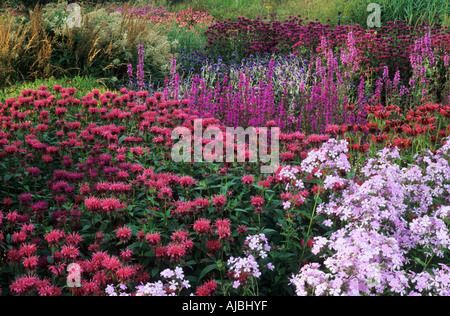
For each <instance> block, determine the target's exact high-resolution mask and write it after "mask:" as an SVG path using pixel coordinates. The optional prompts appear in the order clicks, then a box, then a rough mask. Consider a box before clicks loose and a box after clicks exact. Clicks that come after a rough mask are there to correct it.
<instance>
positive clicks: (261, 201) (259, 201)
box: [250, 195, 264, 210]
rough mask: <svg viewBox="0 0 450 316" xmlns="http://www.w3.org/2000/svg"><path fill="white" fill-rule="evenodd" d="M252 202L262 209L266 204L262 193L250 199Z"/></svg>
mask: <svg viewBox="0 0 450 316" xmlns="http://www.w3.org/2000/svg"><path fill="white" fill-rule="evenodd" d="M250 203H251V204H252V205H253V207H254V208H255V209H256V210H261V209H262V206H263V205H264V198H263V197H262V196H260V195H258V196H254V197H252V198H251V199H250Z"/></svg>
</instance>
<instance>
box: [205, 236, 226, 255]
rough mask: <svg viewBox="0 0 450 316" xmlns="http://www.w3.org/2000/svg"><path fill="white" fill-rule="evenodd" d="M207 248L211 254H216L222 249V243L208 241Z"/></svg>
mask: <svg viewBox="0 0 450 316" xmlns="http://www.w3.org/2000/svg"><path fill="white" fill-rule="evenodd" d="M206 248H207V249H208V251H209V252H211V253H215V252H217V251H218V250H219V249H221V248H222V244H221V243H220V240H216V239H214V240H208V241H207V242H206Z"/></svg>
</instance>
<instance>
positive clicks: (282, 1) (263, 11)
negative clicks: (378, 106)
mask: <svg viewBox="0 0 450 316" xmlns="http://www.w3.org/2000/svg"><path fill="white" fill-rule="evenodd" d="M370 3H378V4H379V5H380V6H381V21H382V23H387V22H388V21H395V20H406V21H408V23H409V24H411V25H416V24H418V23H419V22H420V21H421V20H424V21H426V22H427V23H430V24H433V23H436V22H440V23H442V24H445V25H449V24H450V0H184V1H177V0H172V5H171V10H172V11H175V10H180V9H186V8H188V7H191V8H193V9H196V10H202V11H209V13H210V14H211V15H213V16H214V17H215V18H216V19H218V20H223V19H228V18H232V19H235V18H236V17H238V16H244V17H248V18H256V17H258V16H267V17H268V18H270V17H272V18H273V19H280V20H282V19H285V18H287V17H288V16H290V15H291V16H296V15H299V14H300V15H302V16H303V17H308V18H309V20H315V19H318V20H319V21H321V22H323V23H330V24H331V25H336V24H338V12H341V14H340V15H341V23H342V24H352V25H354V24H359V25H361V26H362V27H365V26H367V17H368V15H369V14H370V12H367V6H368V5H369V4H370ZM436 14H438V15H439V16H440V17H439V19H438V18H437V17H436Z"/></svg>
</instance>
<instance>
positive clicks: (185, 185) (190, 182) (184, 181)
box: [179, 176, 196, 188]
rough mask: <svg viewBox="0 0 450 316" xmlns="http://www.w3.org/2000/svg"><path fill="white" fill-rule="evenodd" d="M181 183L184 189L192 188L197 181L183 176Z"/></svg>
mask: <svg viewBox="0 0 450 316" xmlns="http://www.w3.org/2000/svg"><path fill="white" fill-rule="evenodd" d="M179 183H180V185H181V186H182V187H183V188H188V187H190V186H193V185H194V184H195V183H196V181H195V180H194V178H192V177H190V176H183V177H181V178H180V179H179Z"/></svg>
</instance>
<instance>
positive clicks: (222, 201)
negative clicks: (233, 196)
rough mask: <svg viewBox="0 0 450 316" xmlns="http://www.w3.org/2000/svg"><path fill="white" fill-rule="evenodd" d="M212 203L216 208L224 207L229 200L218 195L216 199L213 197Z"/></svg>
mask: <svg viewBox="0 0 450 316" xmlns="http://www.w3.org/2000/svg"><path fill="white" fill-rule="evenodd" d="M212 201H213V204H214V205H215V206H224V205H225V203H226V201H227V199H226V197H225V196H223V195H216V196H215V197H213V199H212Z"/></svg>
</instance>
